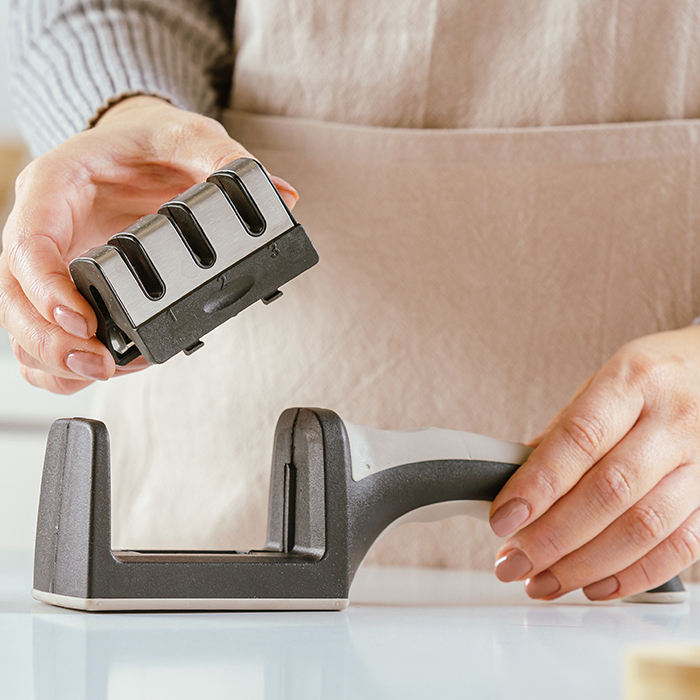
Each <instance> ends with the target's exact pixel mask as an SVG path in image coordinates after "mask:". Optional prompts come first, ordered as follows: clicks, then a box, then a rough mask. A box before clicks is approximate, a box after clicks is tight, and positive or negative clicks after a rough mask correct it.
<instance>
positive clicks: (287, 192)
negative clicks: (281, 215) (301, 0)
mask: <svg viewBox="0 0 700 700" xmlns="http://www.w3.org/2000/svg"><path fill="white" fill-rule="evenodd" d="M272 181H273V182H274V183H275V187H276V188H277V191H278V192H279V193H280V196H281V197H282V199H283V200H284V203H285V204H286V205H287V206H288V207H289V208H290V209H291V208H292V207H293V206H294V205H295V204H296V203H297V202H298V201H299V193H298V192H297V191H296V190H295V189H294V188H293V187H292V186H291V185H290V184H289V183H288V182H287V181H286V180H283V179H282V178H281V177H277V176H275V177H273V178H272Z"/></svg>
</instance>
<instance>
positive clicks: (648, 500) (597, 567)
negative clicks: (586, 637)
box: [526, 464, 700, 598]
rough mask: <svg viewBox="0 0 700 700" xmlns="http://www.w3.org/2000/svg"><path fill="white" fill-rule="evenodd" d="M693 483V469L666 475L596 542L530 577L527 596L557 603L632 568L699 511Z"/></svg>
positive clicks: (699, 471) (699, 472) (698, 474)
mask: <svg viewBox="0 0 700 700" xmlns="http://www.w3.org/2000/svg"><path fill="white" fill-rule="evenodd" d="M698 481H700V467H699V466H698V465H696V464H687V465H683V466H681V467H678V468H677V469H675V470H674V471H672V472H671V473H670V474H669V475H668V476H666V477H664V478H663V479H662V480H661V481H660V482H659V483H658V484H657V486H656V487H655V488H654V489H652V490H651V491H650V492H649V494H647V495H646V496H645V497H644V498H643V499H641V500H640V501H639V502H638V503H637V504H635V505H634V506H633V507H632V508H630V509H629V510H627V511H626V512H625V513H624V514H623V515H622V516H621V517H620V518H618V519H617V520H616V521H615V522H614V523H613V524H612V525H610V526H609V527H608V528H606V529H605V530H604V531H603V532H602V533H601V534H600V535H599V536H598V537H596V538H595V539H593V540H592V541H590V542H588V543H587V544H586V545H584V546H583V547H581V548H580V549H578V550H576V551H575V552H573V553H572V554H570V555H569V556H567V557H564V558H563V559H562V560H560V561H558V562H557V563H556V564H554V565H553V566H551V567H550V568H548V569H547V570H545V571H544V572H542V573H541V574H538V575H536V576H534V577H532V578H531V579H530V580H529V582H528V583H527V585H526V591H527V593H528V595H530V596H531V597H533V598H543V597H547V598H554V597H559V596H560V595H564V594H565V593H568V592H569V591H572V590H575V589H577V588H583V587H585V586H588V585H590V584H593V583H594V582H596V581H600V580H601V579H605V578H606V577H609V576H611V575H614V574H615V573H616V572H618V571H621V570H623V569H625V568H627V567H628V566H631V565H632V564H634V562H636V561H638V560H639V559H641V558H642V557H644V556H645V555H646V554H648V553H649V552H650V551H651V550H652V549H654V548H655V547H656V546H658V545H659V544H660V543H661V542H663V540H665V539H666V538H667V537H669V536H670V535H671V534H672V533H673V532H674V531H675V530H676V529H677V528H678V527H680V526H681V524H682V523H683V522H684V521H685V520H686V519H687V518H688V517H689V516H690V515H691V514H692V513H693V512H694V511H695V510H696V509H697V508H698V507H700V494H698V489H697V484H698ZM676 573H677V572H676ZM674 575H675V574H674ZM669 578H670V577H669Z"/></svg>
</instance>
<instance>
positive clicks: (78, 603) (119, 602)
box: [32, 588, 348, 612]
mask: <svg viewBox="0 0 700 700" xmlns="http://www.w3.org/2000/svg"><path fill="white" fill-rule="evenodd" d="M32 596H33V597H34V598H36V600H38V601H40V602H41V603H48V604H49V605H57V606H59V607H61V608H71V609H73V610H85V611H87V612H147V611H158V610H170V611H176V610H183V611H184V610H211V611H215V610H242V611H245V610H268V611H280V610H344V609H345V608H347V607H348V600H347V599H343V598H74V597H73V596H68V595H57V594H55V593H46V592H45V591H37V590H36V589H35V588H33V589H32Z"/></svg>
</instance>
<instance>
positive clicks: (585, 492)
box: [496, 417, 700, 581]
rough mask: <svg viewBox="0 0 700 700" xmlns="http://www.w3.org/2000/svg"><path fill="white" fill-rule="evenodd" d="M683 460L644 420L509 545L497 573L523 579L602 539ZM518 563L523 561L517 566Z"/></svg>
mask: <svg viewBox="0 0 700 700" xmlns="http://www.w3.org/2000/svg"><path fill="white" fill-rule="evenodd" d="M682 460H683V452H682V450H681V448H680V447H679V446H678V444H677V443H676V442H674V441H671V440H669V439H668V433H667V431H665V430H662V429H660V427H659V424H658V421H657V420H655V419H653V418H649V417H647V418H643V419H642V420H640V421H639V423H638V424H637V425H636V426H635V428H634V429H633V430H632V431H631V432H630V433H629V434H628V435H627V436H626V438H625V439H624V440H623V441H622V442H620V443H619V444H618V445H617V446H616V447H615V448H613V449H612V450H611V451H610V452H609V453H608V454H607V455H606V456H605V457H604V458H603V459H602V460H600V462H598V464H596V465H595V467H594V468H593V469H590V470H589V471H588V472H586V474H584V476H583V477H582V478H581V480H580V481H579V483H578V484H577V485H576V487H575V488H574V489H572V490H571V491H569V493H567V494H566V495H565V496H563V497H562V498H560V499H559V500H558V501H557V502H556V503H555V504H554V505H553V506H551V508H549V510H548V511H547V512H546V513H544V514H543V515H542V516H541V517H540V518H538V519H537V520H535V521H533V522H532V523H531V524H530V525H528V526H527V527H525V528H523V529H522V530H519V531H518V532H517V533H516V534H515V535H514V536H513V537H512V538H510V539H509V540H508V541H507V542H505V543H503V545H502V546H501V548H500V550H499V552H498V555H497V556H498V561H499V564H498V565H497V566H496V576H497V577H498V578H499V579H500V580H502V581H510V580H514V579H513V578H512V576H513V575H514V574H519V575H518V578H523V577H524V576H525V575H532V574H536V573H538V572H540V571H542V570H544V569H547V568H550V567H552V565H553V564H555V563H556V562H558V561H559V560H560V559H562V558H563V557H565V556H566V555H568V554H570V553H571V552H574V551H575V550H578V549H579V548H580V547H582V546H583V545H585V544H586V543H587V542H590V541H591V540H593V539H594V538H595V537H597V536H598V535H599V534H600V533H601V532H603V530H605V528H607V527H608V526H609V525H610V524H611V523H613V522H615V521H616V520H617V519H618V518H619V517H620V516H622V515H623V514H624V513H625V512H626V511H628V510H629V509H630V508H631V507H632V506H633V505H634V504H636V503H637V502H638V501H639V500H640V499H641V498H642V497H643V496H645V495H646V494H647V493H649V492H650V491H651V490H652V489H653V488H654V487H655V486H656V485H657V484H658V483H659V482H660V481H661V480H662V479H663V478H664V477H665V476H666V475H667V474H669V473H671V472H672V471H673V470H674V469H675V468H676V467H677V465H678V464H679V463H681V462H682ZM698 505H700V504H698ZM513 561H517V562H518V566H517V567H516V568H515V569H514V568H513V563H512V562H513ZM526 563H529V570H528V571H527V572H525V571H524V567H525V565H526Z"/></svg>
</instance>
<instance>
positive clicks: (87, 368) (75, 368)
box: [66, 350, 107, 380]
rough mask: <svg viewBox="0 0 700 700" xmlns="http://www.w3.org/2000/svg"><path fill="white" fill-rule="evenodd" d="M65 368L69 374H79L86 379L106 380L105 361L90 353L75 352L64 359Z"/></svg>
mask: <svg viewBox="0 0 700 700" xmlns="http://www.w3.org/2000/svg"><path fill="white" fill-rule="evenodd" d="M66 366H67V367H68V369H69V370H70V371H71V372H75V373H76V374H79V375H80V376H81V377H86V378H87V379H98V380H105V379H107V368H106V367H105V361H104V360H103V359H102V358H101V357H100V356H99V355H95V354H94V353H92V352H83V351H82V350H76V351H75V352H72V353H70V354H69V355H68V357H66Z"/></svg>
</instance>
